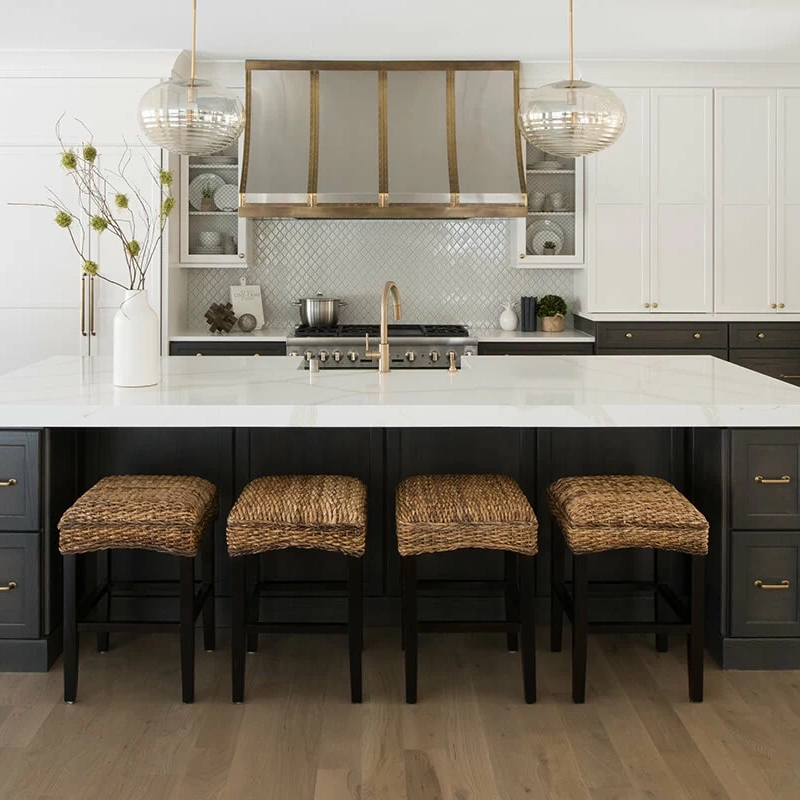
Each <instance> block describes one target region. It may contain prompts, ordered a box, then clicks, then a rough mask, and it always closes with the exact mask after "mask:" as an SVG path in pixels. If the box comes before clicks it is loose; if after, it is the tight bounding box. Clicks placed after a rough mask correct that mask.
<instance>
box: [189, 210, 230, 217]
mask: <svg viewBox="0 0 800 800" xmlns="http://www.w3.org/2000/svg"><path fill="white" fill-rule="evenodd" d="M231 214H235V215H238V214H239V212H238V211H190V212H189V216H192V217H224V216H230V215H231Z"/></svg>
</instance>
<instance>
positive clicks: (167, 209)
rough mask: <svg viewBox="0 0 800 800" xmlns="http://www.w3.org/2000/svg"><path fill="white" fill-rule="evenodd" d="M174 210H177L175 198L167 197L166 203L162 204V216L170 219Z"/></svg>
mask: <svg viewBox="0 0 800 800" xmlns="http://www.w3.org/2000/svg"><path fill="white" fill-rule="evenodd" d="M173 208H175V198H174V197H165V198H164V202H163V203H162V204H161V216H162V217H168V216H169V215H170V214H171V213H172V209H173Z"/></svg>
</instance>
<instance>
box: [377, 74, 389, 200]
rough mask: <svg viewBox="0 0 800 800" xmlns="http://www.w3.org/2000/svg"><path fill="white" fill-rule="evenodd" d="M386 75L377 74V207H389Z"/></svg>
mask: <svg viewBox="0 0 800 800" xmlns="http://www.w3.org/2000/svg"><path fill="white" fill-rule="evenodd" d="M388 78H389V76H388V73H387V72H386V70H385V69H382V70H380V71H379V72H378V205H379V206H380V207H381V208H386V207H387V206H388V205H389V99H388Z"/></svg>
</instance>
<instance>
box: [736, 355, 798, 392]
mask: <svg viewBox="0 0 800 800" xmlns="http://www.w3.org/2000/svg"><path fill="white" fill-rule="evenodd" d="M731 361H732V362H733V363H734V364H738V365H739V366H740V367H747V369H752V370H754V371H755V372H760V373H761V374H762V375H769V377H770V378H777V379H778V380H782V381H786V382H787V383H793V384H796V385H800V349H797V350H731Z"/></svg>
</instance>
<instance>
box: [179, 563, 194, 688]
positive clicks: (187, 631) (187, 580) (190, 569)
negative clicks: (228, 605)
mask: <svg viewBox="0 0 800 800" xmlns="http://www.w3.org/2000/svg"><path fill="white" fill-rule="evenodd" d="M180 562H181V565H180V570H181V624H180V628H181V683H182V685H183V702H184V703H193V702H194V619H195V617H194V559H193V558H186V557H184V558H181V559H180Z"/></svg>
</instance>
